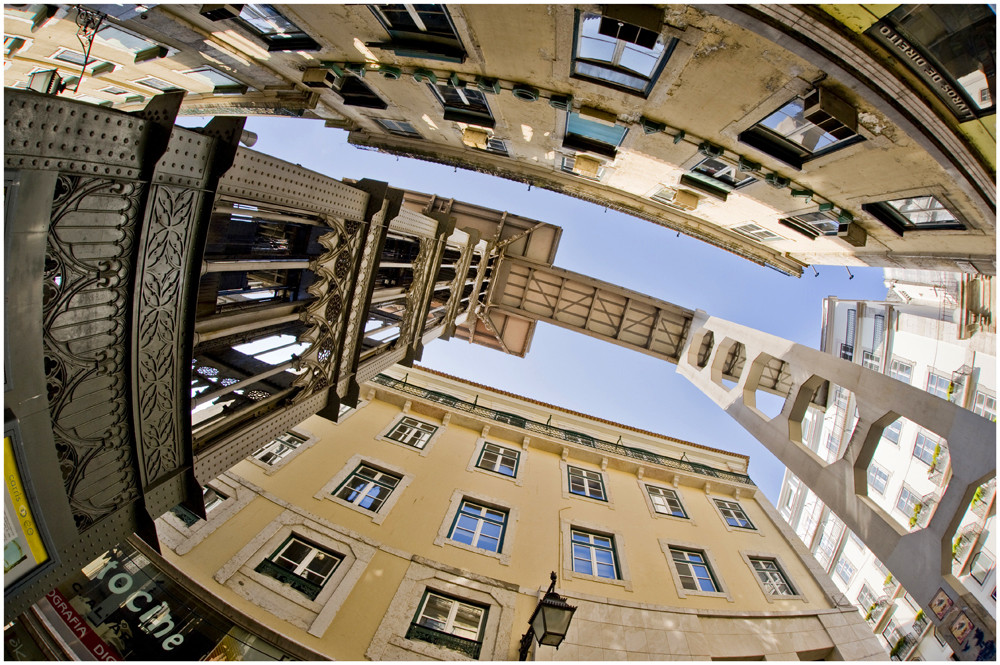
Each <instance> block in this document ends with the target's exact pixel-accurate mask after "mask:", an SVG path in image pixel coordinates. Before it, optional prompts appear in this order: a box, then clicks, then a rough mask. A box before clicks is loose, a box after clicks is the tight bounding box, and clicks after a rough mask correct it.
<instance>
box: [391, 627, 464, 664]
mask: <svg viewBox="0 0 1000 665" xmlns="http://www.w3.org/2000/svg"><path fill="white" fill-rule="evenodd" d="M406 639H408V640H420V641H421V642H427V643H429V644H435V645H437V646H439V647H444V648H446V649H451V650H452V651H460V652H462V653H464V654H466V655H467V656H469V657H470V658H476V659H478V658H479V650H480V649H481V648H482V646H483V645H482V644H480V643H479V642H477V641H476V640H470V639H466V638H464V637H459V636H458V635H452V634H451V633H443V632H441V631H440V630H434V629H433V628H428V627H427V626H421V625H420V624H418V623H411V624H410V629H409V630H407V631H406Z"/></svg>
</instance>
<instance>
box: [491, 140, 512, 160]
mask: <svg viewBox="0 0 1000 665" xmlns="http://www.w3.org/2000/svg"><path fill="white" fill-rule="evenodd" d="M486 152H493V153H496V154H498V155H503V156H504V157H508V156H509V155H510V152H508V150H507V144H506V143H504V142H503V140H501V139H498V138H494V137H492V136H491V137H489V138H488V139H486Z"/></svg>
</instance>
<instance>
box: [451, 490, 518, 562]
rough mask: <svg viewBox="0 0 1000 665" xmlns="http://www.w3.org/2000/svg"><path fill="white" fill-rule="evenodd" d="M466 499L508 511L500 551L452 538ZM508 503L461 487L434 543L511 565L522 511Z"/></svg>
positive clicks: (453, 496) (452, 495)
mask: <svg viewBox="0 0 1000 665" xmlns="http://www.w3.org/2000/svg"><path fill="white" fill-rule="evenodd" d="M465 501H468V502H470V503H473V504H478V505H480V506H485V507H486V508H490V509H492V510H500V511H504V512H506V513H507V521H506V524H504V530H503V536H502V538H501V542H500V551H499V552H490V551H489V550H484V549H481V548H479V547H475V546H474V545H469V544H467V543H463V542H460V541H457V540H453V539H452V538H451V533H452V527H453V525H454V524H455V518H456V516H457V515H458V511H459V510H460V509H461V507H462V503H463V502H465ZM507 503H509V502H505V501H504V500H502V499H497V498H495V497H491V496H487V495H485V494H480V493H478V492H468V491H465V490H461V489H457V490H455V491H454V492H452V494H451V500H450V501H449V503H448V510H447V511H446V512H445V514H444V519H443V520H442V521H441V526H440V527H439V528H438V532H437V535H436V536H435V538H434V544H435V545H436V546H438V547H444V546H445V545H448V546H449V547H457V548H459V549H463V550H466V551H467V552H475V553H476V554H481V555H483V556H488V557H492V558H494V559H496V560H497V561H499V562H500V564H501V565H503V566H509V565H510V558H511V555H512V554H513V552H514V536H515V534H516V533H517V524H518V520H520V511H519V510H518V508H517V507H516V506H508V505H507Z"/></svg>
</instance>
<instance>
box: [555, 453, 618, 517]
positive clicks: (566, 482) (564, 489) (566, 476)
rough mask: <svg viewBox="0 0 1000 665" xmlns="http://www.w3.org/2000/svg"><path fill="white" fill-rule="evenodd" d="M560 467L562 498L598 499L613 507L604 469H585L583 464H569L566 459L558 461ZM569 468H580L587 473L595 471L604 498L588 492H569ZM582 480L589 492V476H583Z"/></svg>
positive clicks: (590, 480)
mask: <svg viewBox="0 0 1000 665" xmlns="http://www.w3.org/2000/svg"><path fill="white" fill-rule="evenodd" d="M560 467H562V469H561V470H562V483H563V487H562V493H563V498H566V499H569V498H576V499H581V500H583V501H599V502H600V503H606V504H607V505H608V506H609V507H613V504H612V501H611V493H610V492H609V491H608V481H607V478H606V477H605V474H604V471H595V470H594V469H587V468H585V467H583V466H580V465H578V464H570V463H568V462H567V461H566V460H563V461H562V462H560ZM570 468H573V469H577V470H580V471H584V472H586V473H588V474H595V473H596V474H597V475H598V476H599V479H600V483H601V490H602V492H603V493H604V498H603V499H598V498H595V497H592V496H590V494H577V493H575V492H570V489H569V488H570ZM584 481H585V485H586V488H587V490H588V492H589V491H590V487H591V482H593V480H592V479H591V478H588V477H586V476H584Z"/></svg>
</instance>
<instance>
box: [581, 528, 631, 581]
mask: <svg viewBox="0 0 1000 665" xmlns="http://www.w3.org/2000/svg"><path fill="white" fill-rule="evenodd" d="M571 533H572V536H571V538H572V541H573V572H575V573H580V574H581V575H594V576H596V577H603V578H604V579H609V580H617V579H621V578H620V576H619V575H618V565H617V556H618V555H617V554H616V553H615V540H614V538H612V537H611V536H602V535H598V534H596V533H589V532H587V531H578V530H576V529H573V530H572V532H571Z"/></svg>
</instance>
